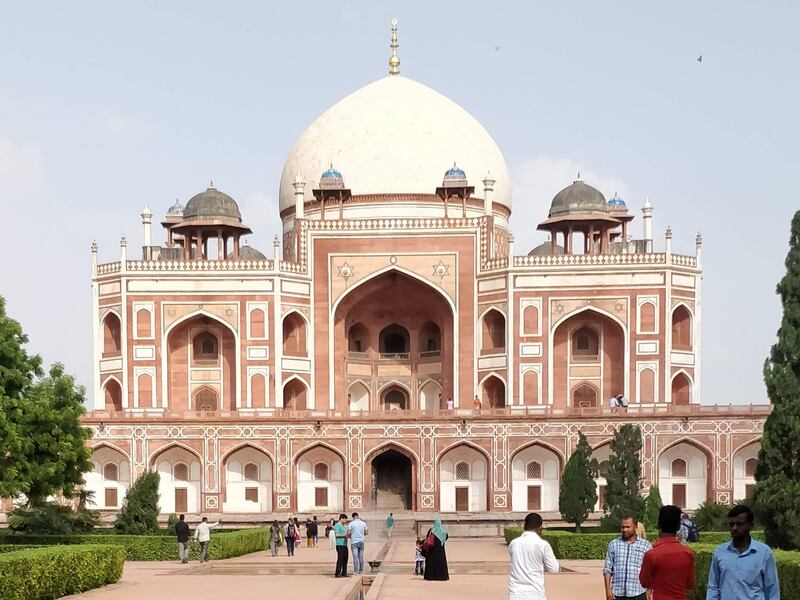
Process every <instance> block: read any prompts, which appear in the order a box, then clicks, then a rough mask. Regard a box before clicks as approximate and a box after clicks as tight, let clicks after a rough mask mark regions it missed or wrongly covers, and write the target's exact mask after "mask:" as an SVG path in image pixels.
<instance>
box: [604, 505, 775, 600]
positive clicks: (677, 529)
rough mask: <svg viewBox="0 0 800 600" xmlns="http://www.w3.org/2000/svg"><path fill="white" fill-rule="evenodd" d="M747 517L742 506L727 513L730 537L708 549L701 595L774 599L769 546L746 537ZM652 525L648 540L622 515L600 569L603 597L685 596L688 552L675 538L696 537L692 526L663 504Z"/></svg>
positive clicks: (719, 599) (690, 569)
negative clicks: (653, 529) (653, 530)
mask: <svg viewBox="0 0 800 600" xmlns="http://www.w3.org/2000/svg"><path fill="white" fill-rule="evenodd" d="M753 520H754V518H753V511H752V510H750V509H749V508H747V507H746V506H741V505H739V506H735V507H734V508H732V509H731V510H730V512H729V513H728V529H729V530H730V533H731V541H730V542H725V543H724V544H721V545H719V546H718V547H717V548H716V550H715V551H714V554H713V556H712V559H711V567H710V569H709V575H708V586H707V592H706V600H751V599H756V598H757V599H759V600H779V599H780V588H779V586H778V572H777V567H776V565H775V559H774V557H773V554H772V550H771V549H770V548H769V546H767V545H766V544H762V543H761V542H758V541H756V540H754V539H752V538H751V537H750V530H751V528H752V526H753ZM658 530H659V537H658V540H656V541H655V542H654V543H653V544H652V545H651V544H650V542H648V541H647V540H644V539H641V538H640V537H639V536H637V535H636V533H635V531H636V519H635V518H634V517H632V516H626V517H625V518H623V519H622V522H621V524H620V533H621V535H620V537H619V538H616V539H614V540H612V541H611V542H610V543H609V545H608V551H607V553H606V561H605V566H604V568H603V574H604V578H605V587H606V598H607V600H634V599H635V600H645V599H648V598H649V599H651V600H679V599H680V600H685V599H686V595H687V592H689V591H691V590H693V589H694V587H695V575H694V553H693V552H692V551H691V550H690V549H689V548H688V547H687V546H685V545H684V544H682V543H681V541H688V542H692V541H697V528H696V527H695V526H694V524H693V523H692V522H691V520H690V519H689V516H688V515H687V514H685V513H684V514H681V510H680V508H678V507H677V506H669V505H668V506H663V507H662V508H661V510H660V511H659V514H658Z"/></svg>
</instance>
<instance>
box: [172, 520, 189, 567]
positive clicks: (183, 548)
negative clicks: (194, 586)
mask: <svg viewBox="0 0 800 600" xmlns="http://www.w3.org/2000/svg"><path fill="white" fill-rule="evenodd" d="M190 535H191V531H190V530H189V526H188V525H187V524H186V517H185V515H181V516H179V517H178V522H177V523H175V537H177V538H178V558H180V560H181V564H182V565H185V564H186V563H188V562H189V537H190Z"/></svg>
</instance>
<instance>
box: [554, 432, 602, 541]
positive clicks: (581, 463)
mask: <svg viewBox="0 0 800 600" xmlns="http://www.w3.org/2000/svg"><path fill="white" fill-rule="evenodd" d="M578 435H579V439H578V445H577V446H576V447H575V451H574V452H573V453H572V456H570V457H569V460H568V461H567V464H566V466H565V467H564V475H563V477H562V481H561V490H560V491H559V494H558V508H559V510H560V511H561V516H562V518H563V519H564V520H565V521H567V522H568V523H575V531H576V532H580V530H581V523H583V522H584V521H586V519H588V518H589V513H591V512H592V511H593V510H594V506H595V504H597V483H596V481H595V479H596V478H597V460H596V459H594V458H592V448H591V446H589V442H587V441H586V436H585V435H583V433H579V434H578Z"/></svg>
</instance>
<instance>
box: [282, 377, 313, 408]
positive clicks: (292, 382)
mask: <svg viewBox="0 0 800 600" xmlns="http://www.w3.org/2000/svg"><path fill="white" fill-rule="evenodd" d="M298 382H299V384H298ZM301 387H302V389H301ZM287 390H288V393H290V394H292V395H291V397H290V398H288V400H289V402H288V403H287V398H286V394H287ZM310 395H311V386H310V385H309V384H308V382H307V381H306V380H305V379H303V378H302V377H300V376H299V375H292V376H291V377H289V378H288V379H286V381H284V382H283V384H282V385H281V406H282V408H284V409H287V404H289V403H290V404H293V405H294V406H291V407H288V409H287V410H308V404H309V399H310ZM300 405H302V406H300Z"/></svg>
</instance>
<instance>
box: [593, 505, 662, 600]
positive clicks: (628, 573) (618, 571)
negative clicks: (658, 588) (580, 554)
mask: <svg viewBox="0 0 800 600" xmlns="http://www.w3.org/2000/svg"><path fill="white" fill-rule="evenodd" d="M638 524H639V523H638V521H637V520H636V518H635V517H633V516H632V515H626V516H624V517H622V520H621V521H620V525H619V530H620V537H618V538H615V539H613V540H611V541H610V542H609V543H608V550H607V551H606V563H605V566H604V567H603V579H605V584H606V600H646V598H647V590H646V589H645V588H643V587H642V584H641V583H639V572H640V571H641V570H642V561H643V560H644V555H645V553H646V552H647V551H648V550H650V549H651V548H652V547H653V546H652V545H651V544H650V542H648V541H647V540H643V539H642V538H640V537H639V535H638V534H637V526H638Z"/></svg>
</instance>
